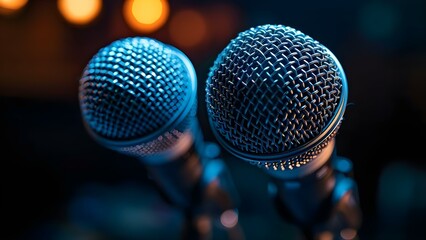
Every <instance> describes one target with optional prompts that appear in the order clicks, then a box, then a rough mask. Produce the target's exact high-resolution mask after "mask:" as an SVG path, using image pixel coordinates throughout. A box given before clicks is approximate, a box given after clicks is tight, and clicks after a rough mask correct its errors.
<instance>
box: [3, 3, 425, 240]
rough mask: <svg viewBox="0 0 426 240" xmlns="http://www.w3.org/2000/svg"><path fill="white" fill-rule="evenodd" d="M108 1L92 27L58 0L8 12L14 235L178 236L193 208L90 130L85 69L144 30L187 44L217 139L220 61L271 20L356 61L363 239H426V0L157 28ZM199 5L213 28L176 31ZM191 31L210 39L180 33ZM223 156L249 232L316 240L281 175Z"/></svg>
mask: <svg viewBox="0 0 426 240" xmlns="http://www.w3.org/2000/svg"><path fill="white" fill-rule="evenodd" d="M103 2H104V3H103V8H102V11H101V13H100V15H99V17H98V18H97V19H96V20H95V21H94V22H92V23H91V24H89V25H86V26H75V25H72V24H69V23H68V22H67V21H65V20H64V18H63V17H62V16H61V14H60V13H59V11H58V9H57V6H56V1H29V2H28V4H27V5H26V6H25V8H24V9H22V10H21V11H19V12H18V13H15V14H6V15H0V109H1V110H0V111H1V115H0V140H1V145H0V146H1V152H0V154H1V155H0V159H1V183H2V184H1V185H2V187H1V199H2V201H1V206H2V210H1V215H0V216H1V217H2V222H3V223H2V234H1V236H2V237H1V238H2V239H158V238H160V239H177V238H178V237H177V236H178V233H179V227H180V225H179V224H180V222H181V218H182V216H181V215H180V213H179V212H178V211H177V210H176V209H173V208H171V207H170V206H168V205H167V204H166V203H165V202H163V201H162V200H161V198H160V196H159V194H158V193H157V192H156V191H155V189H154V188H153V186H152V182H150V181H149V179H148V178H147V176H146V171H145V169H144V167H143V166H142V165H141V164H140V163H139V162H137V161H136V160H135V159H131V158H129V157H125V156H122V155H120V154H118V153H115V152H112V151H110V150H107V149H105V148H103V147H101V146H99V145H98V144H97V143H95V142H94V141H93V140H92V139H91V138H90V137H89V135H88V134H87V133H86V132H85V130H84V128H83V125H82V121H81V118H80V110H79V103H78V97H77V96H78V80H79V77H80V75H81V73H82V70H83V68H84V66H85V65H86V63H87V62H88V61H89V59H90V58H91V57H92V56H93V55H94V54H95V53H96V52H97V50H98V49H99V48H101V47H103V46H105V45H107V44H109V43H110V42H112V41H114V40H116V39H119V38H123V37H127V36H137V35H143V36H148V37H152V38H156V39H158V40H160V41H162V42H165V43H169V44H172V45H175V46H176V47H178V48H180V49H181V50H182V51H183V52H185V54H187V55H188V57H189V58H190V59H191V61H193V64H194V66H195V69H196V71H197V75H198V84H199V88H198V94H199V95H198V100H199V119H200V122H201V125H202V128H203V130H204V135H205V138H206V139H207V140H209V141H214V138H213V136H212V135H211V132H210V128H209V126H208V123H207V117H206V109H205V108H206V107H205V104H204V95H205V90H204V87H205V80H206V77H207V74H208V70H209V67H210V66H211V65H212V64H213V61H214V59H215V58H216V56H217V54H218V53H219V52H220V51H221V50H222V49H223V48H224V47H225V46H226V44H227V43H228V42H229V41H230V40H231V39H232V38H234V37H236V35H237V34H238V33H239V32H241V31H244V30H246V29H248V28H249V27H254V26H257V25H261V24H266V23H270V24H284V25H288V26H291V27H294V28H296V29H299V30H301V31H302V32H304V33H306V34H308V35H310V36H311V37H313V38H314V39H316V40H318V41H320V42H321V43H323V44H324V45H325V46H327V47H328V48H329V49H331V50H332V51H333V52H334V53H335V55H336V56H337V58H338V59H339V60H340V62H341V63H342V65H343V67H344V69H345V72H346V75H347V79H348V83H349V105H348V107H347V111H346V115H345V120H344V123H343V126H342V128H341V130H340V131H339V134H338V135H337V148H338V153H339V154H340V155H343V156H346V157H348V158H350V159H351V160H352V161H353V163H354V170H355V179H356V181H357V183H358V184H359V193H360V199H361V207H362V210H363V215H364V218H363V226H362V228H361V230H360V232H359V236H360V239H421V238H426V228H425V227H424V226H425V220H426V193H425V192H426V165H425V161H424V160H425V153H424V152H425V150H424V148H425V143H426V142H425V140H424V138H425V136H426V135H425V128H426V97H425V92H426V47H425V44H426V4H425V3H426V2H425V1H422V0H405V1H397V0H393V1H380V0H377V1H363V0H359V1H338V0H332V1H300V2H299V1H272V0H262V1H254V0H234V1H227V2H224V1H222V2H218V1H207V0H206V1H196V0H186V1H173V0H170V1H169V4H170V17H169V20H168V21H167V22H166V24H165V25H164V26H163V27H162V28H160V29H159V30H158V31H156V32H154V33H150V34H140V33H137V32H136V31H133V30H132V29H131V28H129V27H128V26H127V24H126V22H125V21H124V19H123V17H122V4H123V2H122V1H103ZM188 9H191V10H193V11H196V12H198V13H199V15H200V14H201V16H202V18H203V20H202V22H201V24H200V23H199V22H197V21H191V19H187V21H186V22H184V24H180V25H179V24H174V25H173V24H172V22H173V21H174V17H175V16H177V15H178V13H179V12H182V11H185V10H188ZM0 14H1V12H0ZM194 24H195V25H194ZM197 24H198V25H197ZM200 26H201V27H200ZM177 27H179V28H180V30H179V31H180V32H181V33H182V35H183V36H190V37H194V38H195V37H198V38H199V39H200V41H199V42H198V43H196V44H193V45H192V46H188V45H187V44H185V41H182V40H177V38H175V37H173V35H172V33H173V30H171V28H177ZM179 31H178V32H179ZM175 32H176V31H175ZM223 155H224V158H225V161H226V163H227V164H228V166H229V168H230V170H231V173H232V175H233V178H234V181H235V183H236V186H237V189H238V192H239V194H240V197H241V199H242V202H241V207H240V224H241V227H242V229H243V231H244V234H245V236H246V239H302V237H301V235H300V231H299V230H298V228H297V227H296V226H293V225H290V224H288V223H286V222H285V221H283V220H282V219H281V218H280V217H279V216H278V214H277V213H276V211H275V209H274V207H273V205H272V204H271V202H270V200H269V199H268V197H267V193H266V184H267V182H268V176H266V175H265V174H264V173H263V172H262V171H261V170H259V169H257V168H255V167H253V166H251V165H250V164H247V163H244V162H241V161H239V160H236V159H233V158H232V157H230V156H229V155H228V154H226V153H223ZM218 238H221V237H218Z"/></svg>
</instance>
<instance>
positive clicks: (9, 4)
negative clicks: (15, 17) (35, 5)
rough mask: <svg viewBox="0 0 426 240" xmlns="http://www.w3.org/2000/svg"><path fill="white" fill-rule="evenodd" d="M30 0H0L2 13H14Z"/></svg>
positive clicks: (0, 11)
mask: <svg viewBox="0 0 426 240" xmlns="http://www.w3.org/2000/svg"><path fill="white" fill-rule="evenodd" d="M27 2H28V0H0V13H12V12H15V11H17V10H19V9H21V8H23V7H24V6H25V4H27Z"/></svg>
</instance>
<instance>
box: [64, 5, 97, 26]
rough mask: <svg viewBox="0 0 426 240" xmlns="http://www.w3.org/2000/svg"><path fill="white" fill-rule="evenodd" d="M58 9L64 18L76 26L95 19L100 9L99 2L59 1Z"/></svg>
mask: <svg viewBox="0 0 426 240" xmlns="http://www.w3.org/2000/svg"><path fill="white" fill-rule="evenodd" d="M58 8H59V11H60V12H61V14H62V16H64V18H65V19H66V20H67V21H68V22H70V23H72V24H76V25H84V24H87V23H89V22H91V21H92V20H93V19H95V18H96V17H97V16H98V15H99V12H100V11H101V8H102V1H101V0H59V1H58Z"/></svg>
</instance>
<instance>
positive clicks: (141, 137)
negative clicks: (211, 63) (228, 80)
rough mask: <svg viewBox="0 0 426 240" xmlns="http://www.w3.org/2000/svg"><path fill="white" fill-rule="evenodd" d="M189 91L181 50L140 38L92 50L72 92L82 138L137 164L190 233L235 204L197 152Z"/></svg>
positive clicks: (219, 175) (224, 179)
mask: <svg viewBox="0 0 426 240" xmlns="http://www.w3.org/2000/svg"><path fill="white" fill-rule="evenodd" d="M196 89H197V79H196V73H195V70H194V67H193V66H192V64H191V62H190V60H189V59H188V58H187V57H186V56H185V55H184V54H183V53H182V52H181V51H179V50H178V49H176V48H174V47H172V46H169V45H166V44H163V43H161V42H160V41H157V40H154V39H150V38H143V37H133V38H125V39H120V40H117V41H115V42H113V43H111V44H110V45H108V46H106V47H104V48H102V49H101V50H99V52H98V53H97V54H96V55H95V56H94V57H93V58H92V59H91V60H90V62H89V63H88V65H87V66H86V68H85V69H84V72H83V74H82V77H81V79H80V87H79V99H80V108H81V113H82V117H83V122H84V125H85V127H86V129H87V131H88V132H89V134H90V135H91V136H92V137H93V138H94V139H95V140H96V141H97V142H98V143H100V144H101V145H103V146H105V147H107V148H109V149H112V150H114V151H117V152H119V153H122V154H125V155H129V156H133V157H136V158H138V159H139V160H141V161H142V163H144V165H145V166H146V168H147V170H148V172H149V173H150V175H151V176H152V178H153V179H154V181H155V182H156V183H157V184H158V185H159V187H160V189H161V191H163V193H164V195H165V196H166V198H167V200H169V201H170V202H171V203H172V204H174V205H176V206H178V207H180V208H182V209H183V210H184V211H185V213H186V216H187V218H188V221H190V222H191V223H190V224H194V226H195V227H194V228H197V225H196V223H192V221H196V220H197V219H196V218H198V217H200V216H204V215H209V216H210V215H215V214H216V213H218V214H220V213H222V212H224V211H226V210H229V209H234V208H235V205H234V202H235V198H236V195H235V194H236V193H235V192H234V191H233V190H234V189H233V185H232V181H231V179H230V178H229V174H228V171H227V169H226V167H225V165H224V163H223V162H222V161H221V160H220V159H216V156H214V157H210V156H208V154H207V153H205V145H204V143H203V139H202V134H201V131H200V128H199V125H198V121H197V119H196V108H197V104H196ZM212 168H213V169H212ZM208 189H209V192H208V193H207V190H208ZM204 222H205V221H204ZM204 225H205V224H204ZM205 229H206V228H205V227H204V229H196V230H195V231H198V233H197V234H198V235H201V236H198V237H195V238H205V235H208V234H206V230H205ZM191 231H192V230H191ZM207 232H208V231H207ZM188 238H191V237H188Z"/></svg>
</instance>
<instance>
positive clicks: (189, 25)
mask: <svg viewBox="0 0 426 240" xmlns="http://www.w3.org/2000/svg"><path fill="white" fill-rule="evenodd" d="M169 32H170V38H171V39H172V40H173V43H175V44H176V46H177V47H183V48H188V47H192V46H195V45H197V44H199V43H201V42H202V41H203V40H204V38H205V37H206V34H207V23H206V21H205V19H204V17H203V15H201V13H200V12H198V11H195V10H192V9H185V10H181V11H179V12H177V13H176V14H175V15H174V16H173V18H172V20H171V22H170V28H169Z"/></svg>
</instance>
